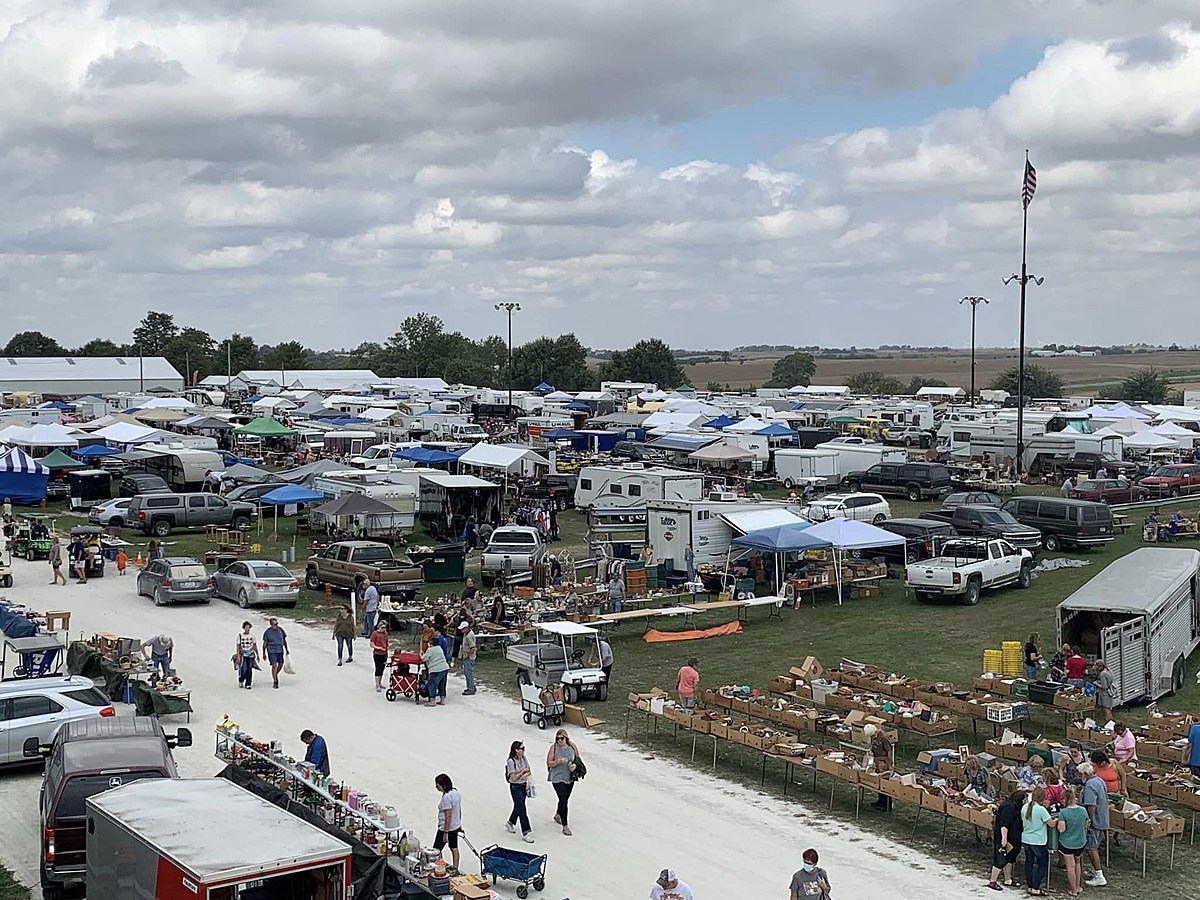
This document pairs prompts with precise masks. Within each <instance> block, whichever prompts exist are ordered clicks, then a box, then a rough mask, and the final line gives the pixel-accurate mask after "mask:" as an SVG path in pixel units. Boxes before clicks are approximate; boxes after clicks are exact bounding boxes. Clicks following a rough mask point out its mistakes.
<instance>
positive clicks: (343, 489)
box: [312, 472, 417, 536]
mask: <svg viewBox="0 0 1200 900" xmlns="http://www.w3.org/2000/svg"><path fill="white" fill-rule="evenodd" d="M365 474H367V473H366V472H353V473H350V472H331V473H327V474H325V475H319V476H317V477H316V478H315V479H313V490H314V491H318V492H320V493H322V494H324V495H325V496H326V497H329V498H330V499H331V500H332V499H335V498H337V497H340V496H341V495H342V494H364V495H366V496H368V497H371V498H373V499H375V500H382V501H383V502H384V503H386V504H387V505H388V506H390V507H392V508H393V509H394V510H395V513H392V514H386V513H385V514H381V515H371V516H360V517H359V518H360V519H361V520H362V525H363V527H364V529H365V534H366V535H367V536H372V535H385V534H389V533H394V532H409V531H412V530H413V527H414V526H415V524H416V512H417V492H416V490H415V489H414V488H412V487H410V486H408V485H406V484H396V483H395V482H389V481H371V480H367V479H363V478H359V477H358V476H360V475H365ZM312 515H313V516H314V517H319V516H320V514H319V513H315V512H314V513H313V514H312ZM318 524H321V525H323V524H324V521H323V520H322V521H321V522H320V523H318ZM340 524H341V526H342V527H343V528H345V527H348V523H347V522H345V521H343V522H341V523H340Z"/></svg>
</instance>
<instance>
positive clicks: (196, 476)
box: [126, 444, 225, 491]
mask: <svg viewBox="0 0 1200 900" xmlns="http://www.w3.org/2000/svg"><path fill="white" fill-rule="evenodd" d="M126 457H132V461H133V464H134V466H135V467H137V468H139V469H142V470H144V471H146V472H149V473H150V474H151V475H158V476H159V477H161V478H162V480H163V481H165V482H166V483H167V484H168V485H169V486H170V488H171V490H173V491H198V490H200V489H201V488H202V487H203V486H204V477H205V476H206V475H207V474H208V473H209V472H223V471H224V470H225V463H224V462H222V460H221V457H220V456H219V455H217V454H216V453H214V452H213V451H211V450H192V449H191V448H188V447H184V446H182V445H181V444H171V445H169V446H168V445H165V444H144V445H142V446H141V447H138V448H137V449H135V450H131V451H130V452H129V453H127V454H126Z"/></svg>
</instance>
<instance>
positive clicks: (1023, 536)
mask: <svg viewBox="0 0 1200 900" xmlns="http://www.w3.org/2000/svg"><path fill="white" fill-rule="evenodd" d="M920 518H922V519H935V520H937V521H940V522H949V523H950V524H951V525H953V526H954V530H955V531H957V532H958V534H959V535H960V536H962V537H976V538H985V539H990V538H1000V539H1001V540H1004V541H1008V542H1009V543H1010V544H1012V545H1013V546H1014V547H1016V548H1017V549H1018V550H1028V551H1029V552H1030V553H1037V552H1038V551H1039V550H1041V549H1042V533H1041V532H1040V531H1038V530H1037V529H1036V528H1031V527H1029V526H1028V525H1022V524H1021V523H1020V522H1018V521H1017V520H1016V519H1014V518H1013V516H1012V514H1011V513H1007V512H1005V511H1004V510H1002V509H998V508H997V507H995V506H981V505H977V504H973V503H966V504H963V505H962V506H956V507H954V509H952V510H940V511H938V512H923V513H921V515H920Z"/></svg>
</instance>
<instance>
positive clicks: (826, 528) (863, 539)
mask: <svg viewBox="0 0 1200 900" xmlns="http://www.w3.org/2000/svg"><path fill="white" fill-rule="evenodd" d="M804 535H805V537H809V538H820V539H822V540H826V541H829V543H830V544H832V545H833V561H834V567H833V568H834V571H835V572H836V573H837V579H838V604H839V605H840V604H841V602H842V566H841V563H840V562H839V561H838V553H839V552H840V553H842V554H843V556H844V555H845V553H846V551H847V550H871V549H875V548H877V547H895V546H897V545H900V544H903V543H904V540H905V539H904V538H903V537H902V536H900V535H898V534H895V533H893V532H891V531H885V530H884V529H882V528H876V527H875V526H874V525H872V524H870V523H869V522H859V521H858V520H857V519H826V520H825V521H824V522H819V523H818V524H816V525H814V526H813V527H812V528H809V529H808V530H807V531H805V532H804Z"/></svg>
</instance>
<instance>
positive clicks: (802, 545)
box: [729, 522, 833, 553]
mask: <svg viewBox="0 0 1200 900" xmlns="http://www.w3.org/2000/svg"><path fill="white" fill-rule="evenodd" d="M811 527H812V526H811V525H810V524H809V523H807V522H793V523H790V524H787V525H772V526H771V527H769V528H760V529H758V530H757V531H751V532H748V533H746V534H742V535H739V536H738V537H735V538H734V539H733V540H731V541H730V542H729V546H731V547H740V548H742V549H745V550H765V551H768V552H770V553H793V552H796V551H799V550H819V549H822V548H826V547H832V546H833V544H832V543H831V542H830V541H827V540H825V539H824V538H822V537H814V536H813V535H810V534H807V533H806V532H807V531H808V529H809V528H811Z"/></svg>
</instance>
